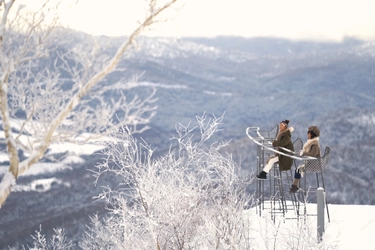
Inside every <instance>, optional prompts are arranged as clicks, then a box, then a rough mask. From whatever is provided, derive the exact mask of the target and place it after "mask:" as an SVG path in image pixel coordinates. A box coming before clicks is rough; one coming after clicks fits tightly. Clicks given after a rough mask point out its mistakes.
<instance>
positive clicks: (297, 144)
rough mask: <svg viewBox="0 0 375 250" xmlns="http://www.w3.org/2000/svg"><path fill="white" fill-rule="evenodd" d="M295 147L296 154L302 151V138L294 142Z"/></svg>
mask: <svg viewBox="0 0 375 250" xmlns="http://www.w3.org/2000/svg"><path fill="white" fill-rule="evenodd" d="M293 147H294V152H295V153H296V154H298V153H299V151H301V150H302V147H303V141H302V139H301V138H297V139H296V140H295V141H294V142H293Z"/></svg>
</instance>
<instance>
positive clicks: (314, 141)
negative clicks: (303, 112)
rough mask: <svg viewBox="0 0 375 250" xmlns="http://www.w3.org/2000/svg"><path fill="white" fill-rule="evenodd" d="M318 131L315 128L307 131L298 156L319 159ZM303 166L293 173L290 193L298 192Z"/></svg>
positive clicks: (312, 127)
mask: <svg viewBox="0 0 375 250" xmlns="http://www.w3.org/2000/svg"><path fill="white" fill-rule="evenodd" d="M319 136H320V130H319V128H318V127H317V126H311V127H309V128H308V130H307V138H308V139H307V141H306V143H305V144H304V145H303V148H302V150H301V152H300V154H299V155H300V156H303V155H305V156H312V157H320V144H319ZM304 168H305V164H302V165H300V166H299V167H298V168H297V169H296V170H295V173H294V180H293V184H292V186H291V188H290V190H289V192H291V193H295V192H297V191H298V190H299V188H298V186H299V182H300V179H301V172H302V171H304Z"/></svg>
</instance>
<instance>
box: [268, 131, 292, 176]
mask: <svg viewBox="0 0 375 250" xmlns="http://www.w3.org/2000/svg"><path fill="white" fill-rule="evenodd" d="M293 130H294V129H293V128H288V129H286V130H285V131H280V132H279V134H278V135H277V137H276V140H274V141H273V142H272V145H273V146H274V147H283V148H286V149H289V150H291V151H293V152H294V146H293V142H292V133H291V132H293ZM278 150H279V151H280V152H283V153H286V154H291V153H289V152H287V151H285V150H283V149H282V148H279V149H278ZM278 156H279V168H280V170H281V171H285V170H289V169H291V167H292V165H293V159H292V158H290V157H288V156H285V155H278Z"/></svg>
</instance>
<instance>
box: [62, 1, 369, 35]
mask: <svg viewBox="0 0 375 250" xmlns="http://www.w3.org/2000/svg"><path fill="white" fill-rule="evenodd" d="M182 1H183V2H184V3H185V6H184V7H183V8H182V9H181V10H180V11H179V12H177V14H176V13H172V14H171V15H170V16H169V17H170V18H172V19H171V21H170V22H168V23H164V24H163V25H162V27H163V30H160V29H161V28H160V27H159V28H158V33H156V32H154V33H155V34H157V35H161V36H177V37H180V36H217V35H236V36H245V37H254V36H277V37H285V38H292V39H319V40H320V39H335V40H337V39H340V38H342V37H343V36H351V37H353V36H354V37H359V38H362V39H375V0H182ZM142 3H144V0H106V1H102V0H101V1H100V0H80V2H79V4H78V5H77V6H75V7H74V8H73V9H71V10H69V12H68V13H64V14H63V15H62V21H63V22H64V23H66V24H67V25H69V26H70V27H72V28H74V29H79V30H83V31H85V32H88V33H91V34H95V35H102V34H104V35H109V36H119V35H126V34H128V33H129V31H130V29H131V28H132V27H134V26H133V25H134V23H135V21H137V20H140V19H141V18H142V16H143V13H144V12H143V10H142Z"/></svg>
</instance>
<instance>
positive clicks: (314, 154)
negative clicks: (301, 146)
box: [303, 144, 320, 157]
mask: <svg viewBox="0 0 375 250" xmlns="http://www.w3.org/2000/svg"><path fill="white" fill-rule="evenodd" d="M319 151H320V149H319V147H318V145H315V144H313V145H311V147H310V150H309V152H303V155H306V156H312V157H318V156H319V154H320V152H319Z"/></svg>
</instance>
